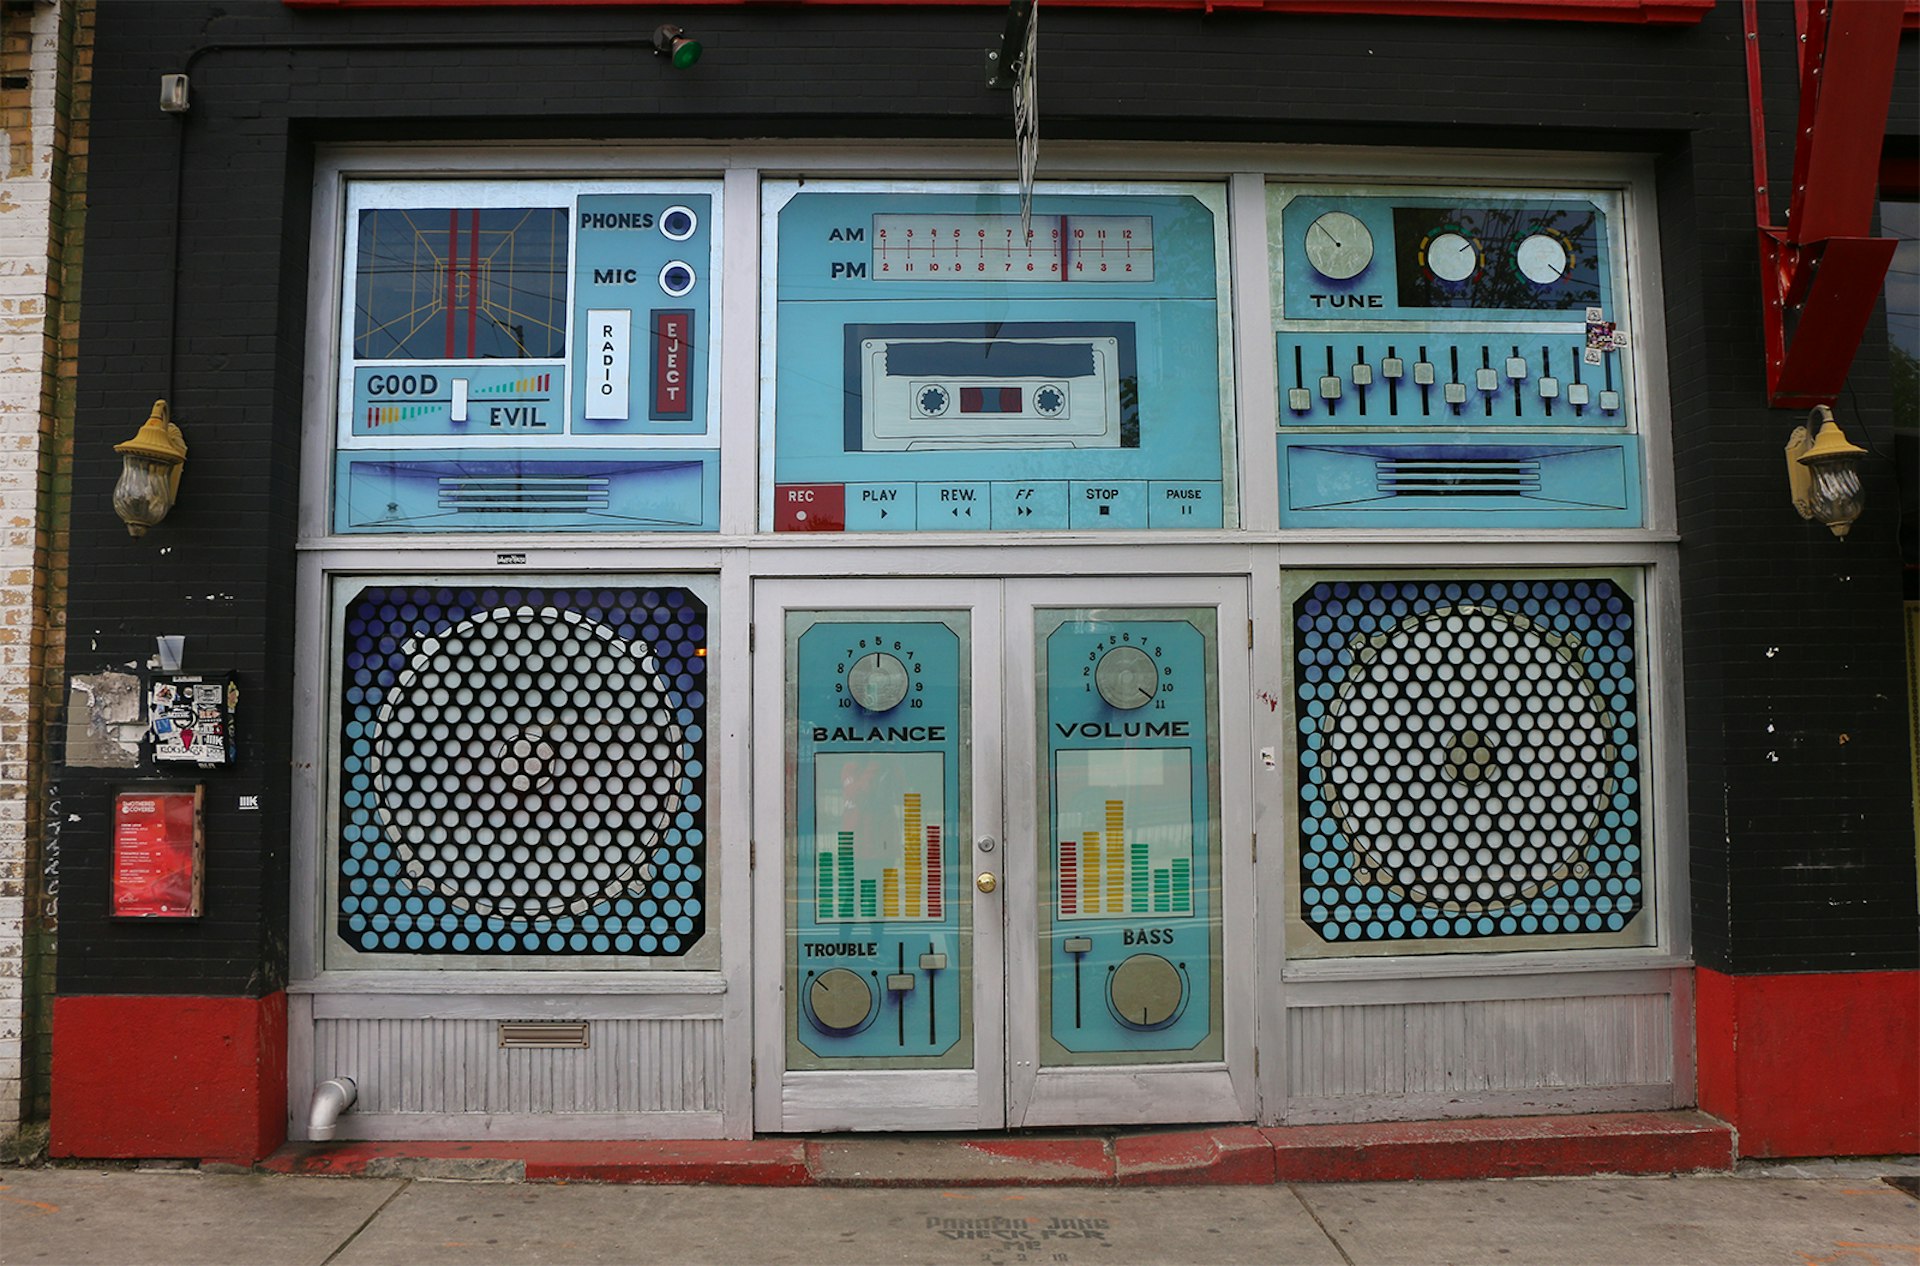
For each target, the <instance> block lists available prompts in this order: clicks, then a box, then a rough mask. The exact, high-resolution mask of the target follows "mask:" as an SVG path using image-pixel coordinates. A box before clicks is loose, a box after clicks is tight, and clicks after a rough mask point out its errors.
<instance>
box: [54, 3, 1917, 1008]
mask: <svg viewBox="0 0 1920 1266" xmlns="http://www.w3.org/2000/svg"><path fill="white" fill-rule="evenodd" d="M1762 11H1763V15H1764V20H1765V21H1766V23H1767V28H1766V31H1765V38H1764V41H1763V47H1764V48H1765V50H1766V54H1767V58H1768V63H1767V74H1768V76H1769V80H1768V83H1769V88H1770V94H1771V95H1772V96H1773V98H1774V99H1775V102H1776V108H1775V110H1774V112H1773V117H1772V118H1771V119H1770V129H1771V135H1772V137H1773V140H1774V155H1773V158H1772V162H1773V164H1774V169H1775V172H1776V175H1777V176H1778V177H1779V178H1780V179H1781V180H1782V182H1783V183H1784V180H1785V176H1786V174H1787V173H1788V172H1790V170H1791V157H1790V155H1791V135H1790V134H1791V128H1792V114H1793V107H1792V89H1791V84H1792V74H1793V63H1792V57H1793V53H1792V32H1791V22H1792V9H1791V7H1790V6H1787V5H1764V6H1762ZM662 20H678V21H681V22H683V23H684V24H685V25H687V26H688V27H689V28H690V29H692V30H694V31H695V32H696V33H697V34H698V35H699V36H700V37H701V38H702V40H703V41H704V42H705V44H706V47H707V53H706V57H705V59H704V60H703V61H702V62H701V63H700V65H699V66H698V67H697V68H696V69H694V70H693V71H691V72H685V73H672V72H670V71H668V70H667V69H666V68H665V67H664V66H663V65H662V64H661V63H659V62H657V61H656V60H655V59H654V58H653V57H652V56H651V55H650V54H648V53H646V52H645V51H643V49H642V48H641V44H642V42H643V41H644V39H645V37H646V35H647V34H648V32H649V31H650V30H651V29H652V25H653V24H654V23H656V22H658V21H662ZM998 27H999V15H998V14H997V12H995V11H994V10H993V9H992V8H940V9H931V10H919V11H916V10H913V9H911V8H909V7H908V6H904V5H901V6H868V7H855V8H820V7H807V8H799V7H793V6H783V5H776V4H758V5H748V6H741V7H738V8H731V7H727V8H694V9H688V10H686V11H685V12H684V13H675V12H674V11H672V10H671V9H670V8H662V9H660V10H658V11H654V10H648V9H641V8H631V9H629V8H600V7H591V8H582V9H577V10H565V9H543V10H538V11H532V10H514V9H505V10H445V9H442V10H438V11H434V10H421V11H409V10H357V11H351V12H345V13H313V12H295V11H289V10H287V9H285V8H283V7H282V6H281V5H279V4H278V3H275V2H274V0H240V2H237V3H226V4H220V5H213V4H198V3H188V2H186V0H180V2H177V3H169V4H164V5H162V4H152V3H148V2H145V0H103V2H102V4H101V8H100V15H99V48H98V53H97V57H96V62H95V75H96V81H95V99H94V100H95V119H96V130H95V134H94V142H93V163H94V169H93V187H92V222H91V224H90V226H89V259H88V277H87V301H86V308H85V312H84V315H83V334H82V339H83V342H82V382H81V395H80V399H79V418H78V428H79V430H78V434H79V442H78V443H77V444H76V454H77V456H76V463H75V465H76V471H75V480H74V485H75V504H76V514H75V523H74V531H73V549H74V558H73V563H74V569H73V570H74V578H73V589H72V606H71V609H70V613H69V621H68V624H69V629H70V630H71V632H70V640H69V646H68V659H67V662H68V664H69V666H70V670H71V671H74V672H88V671H95V670H97V669H99V668H103V667H108V666H114V665H121V664H125V663H127V662H129V661H135V660H144V659H145V658H146V656H147V655H148V654H149V653H150V648H151V644H152V643H151V638H152V636H153V635H154V634H155V633H159V632H180V633H185V634H186V635H187V636H188V639H189V643H188V646H189V655H190V660H189V667H192V668H206V669H214V668H227V667H232V668H236V669H238V670H239V672H240V674H241V677H242V681H243V683H244V685H245V688H246V697H245V700H244V704H243V706H244V714H243V715H244V723H245V725H246V738H245V749H244V751H245V756H244V761H243V763H242V765H241V766H240V768H239V769H238V770H237V771H235V772H232V773H219V774H212V775H209V776H208V777H207V782H208V783H209V784H210V790H211V793H212V794H211V798H210V801H209V823H208V829H209V840H210V844H209V861H208V871H209V888H208V900H207V915H206V918H205V919H204V920H203V921H202V922H201V923H200V924H199V925H198V926H195V927H190V928H183V927H141V926H127V925H116V924H112V923H109V922H108V921H106V920H105V919H104V918H103V917H102V913H103V911H104V909H105V904H106V860H107V837H108V822H107V818H108V810H109V805H110V796H111V791H112V789H113V787H114V786H116V785H118V783H119V782H120V781H122V780H119V779H115V778H112V777H108V776H105V775H102V774H98V773H95V772H92V771H80V770H72V771H68V772H67V773H66V775H65V777H64V780H63V790H64V792H65V794H66V800H67V806H68V808H69V811H70V812H72V813H75V814H77V815H78V816H79V820H78V821H77V822H74V823H71V824H70V825H69V827H68V829H67V832H66V840H67V863H66V864H67V870H66V881H67V888H66V893H67V900H66V901H65V902H64V903H63V907H62V919H61V937H62V941H61V946H60V957H59V961H60V987H61V989H62V991H63V992H67V993H113V992H154V993H173V992H181V993H198V992H204V993H259V992H262V991H265V990H268V989H271V988H273V987H275V986H276V985H277V984H279V983H280V982H281V980H282V979H283V978H284V975H285V969H286V945H285V936H286V914H287V900H288V897H287V885H288V875H287V858H288V814H287V804H288V799H289V793H290V788H291V785H292V778H293V776H294V774H293V772H292V771H290V770H289V759H290V739H289V735H290V732H291V719H292V716H293V714H294V711H295V709H296V708H297V707H299V706H302V705H301V704H300V703H299V701H296V700H295V699H294V698H293V695H292V688H291V680H292V671H291V669H292V656H293V652H294V648H295V643H296V641H297V640H298V639H299V638H301V637H302V636H303V635H302V634H301V633H300V632H299V631H297V630H296V629H295V628H294V618H293V573H294V567H293V561H294V560H293V541H294V512H295V507H296V502H297V489H298V464H299V461H298V427H299V421H300V384H301V376H302V372H303V365H302V357H303V354H304V343H303V340H304V336H305V302H306V296H305V285H306V249H307V240H306V239H307V217H308V210H309V208H308V198H309V184H310V173H311V163H312V154H313V147H314V146H315V145H316V144H320V143H325V142H328V141H341V140H370V139H378V140H393V139H410V140H429V141H431V140H491V139H533V138H553V139H556V140H591V139H594V138H615V137H617V138H650V139H656V140H662V141H670V140H672V139H674V138H681V137H685V138H688V139H697V138H733V137H792V138H815V137H862V138H865V137H871V138H875V139H879V140H898V139H910V138H938V137H967V138H992V139H1002V140H1004V139H1005V138H1006V137H1007V136H1008V133H1009V121H1008V112H1009V109H1010V106H1009V102H1008V99H1007V97H1006V96H1004V95H1002V94H996V93H991V92H988V91H987V90H985V89H984V88H983V86H982V82H981V81H982V64H983V50H984V49H985V48H986V47H987V46H988V45H990V44H992V43H994V42H996V39H997V32H998ZM249 45H253V47H248V46H249ZM295 45H298V46H299V47H294V46H295ZM1743 50H1744V43H1743V40H1742V37H1741V32H1740V28H1739V6H1738V5H1736V4H1732V3H1723V4H1720V5H1718V6H1716V7H1715V9H1714V10H1713V12H1712V13H1711V14H1710V15H1709V16H1708V18H1707V19H1706V21H1705V22H1703V23H1702V24H1701V25H1699V26H1698V27H1685V28H1677V29H1665V28H1641V27H1634V26H1615V25H1594V24H1573V23H1557V22H1487V21H1459V20H1441V19H1412V18H1370V17H1360V16H1352V17H1348V16H1284V15H1256V14H1248V13H1238V14H1236V13H1226V12H1223V13H1218V14H1213V15H1203V14H1201V13H1199V12H1156V11H1113V10H1105V11H1102V10H1075V9H1067V8H1064V7H1059V8H1054V9H1050V10H1048V11H1047V13H1046V14H1045V17H1044V21H1043V42H1042V52H1041V67H1042V70H1041V74H1042V89H1041V101H1042V107H1043V111H1044V116H1043V133H1044V135H1045V136H1046V137H1048V138H1051V139H1055V140H1067V139H1074V138H1083V139H1084V138H1099V139H1122V140H1124V139H1141V140H1187V139H1191V140H1195V141H1248V142H1261V143H1274V144H1310V143H1327V142H1333V143H1354V144H1378V145H1385V146H1398V147H1420V146H1466V147H1472V148H1476V149H1480V148H1490V149H1501V148H1517V149H1526V150H1538V151H1546V152H1555V151H1566V150H1588V151H1615V152H1623V153H1635V154H1642V155H1646V156H1648V157H1649V158H1651V159H1652V160H1653V161H1654V162H1655V164H1656V170H1657V173H1658V181H1659V208H1658V218H1659V222H1660V229H1661V236H1662V259H1661V263H1662V267H1663V269H1664V272H1665V277H1666V284H1667V294H1668V296H1669V301H1668V308H1667V313H1666V320H1667V337H1668V343H1669V355H1670V359H1671V379H1672V405H1673V416H1674V428H1675V436H1674V448H1675V460H1676V469H1675V486H1676V489H1677V496H1678V500H1679V509H1680V519H1681V527H1682V531H1683V533H1684V537H1685V540H1684V544H1683V546H1682V549H1681V553H1680V561H1679V564H1678V566H1679V570H1680V573H1681V579H1682V587H1683V595H1684V599H1683V602H1684V616H1683V625H1684V635H1685V665H1686V695H1687V707H1688V716H1687V753H1686V761H1685V764H1686V770H1687V776H1688V779H1689V797H1688V802H1689V806H1690V808H1689V814H1688V820H1687V821H1686V822H1685V823H1684V824H1670V826H1672V827H1673V828H1674V830H1673V833H1672V836H1671V838H1673V839H1674V840H1676V841H1684V843H1685V846H1686V847H1687V848H1688V849H1689V863H1690V868H1691V872H1692V891H1693V907H1694V908H1693V935H1694V946H1695V949H1696V952H1697V954H1698V957H1699V959H1700V961H1701V962H1702V963H1704V964H1706V965H1709V966H1714V967H1718V968H1721V969H1723V970H1731V971H1738V972H1773V971H1810V970H1840V969H1849V968H1870V967H1911V966H1913V965H1914V964H1915V961H1916V939H1917V938H1916V927H1915V910H1914V875H1913V862H1914V858H1913V847H1912V835H1911V821H1912V819H1911V806H1910V804H1909V796H1908V791H1907V784H1906V775H1905V772H1904V771H1905V766H1904V764H1903V763H1902V762H1903V761H1904V759H1905V743H1906V740H1905V730H1904V726H1905V717H1904V704H1903V698H1904V693H1903V692H1904V684H1903V682H1902V680H1901V658H1900V655H1901V651H1900V633H1899V624H1898V612H1899V577H1898V555H1897V550H1896V548H1895V535H1894V534H1895V532H1896V530H1897V529H1896V526H1895V525H1894V523H1893V522H1892V521H1891V519H1890V517H1889V516H1888V515H1887V514H1885V513H1883V512H1882V513H1876V510H1875V509H1870V510H1869V511H1868V514H1867V517H1866V518H1865V519H1864V520H1863V521H1862V522H1861V523H1860V524H1859V526H1858V527H1856V529H1855V531H1854V534H1853V536H1852V538H1851V539H1849V540H1848V541H1846V542H1844V543H1841V542H1837V541H1834V540H1833V539H1831V538H1830V537H1829V536H1827V534H1826V533H1825V532H1824V531H1821V530H1819V529H1815V528H1810V527H1807V526H1805V525H1803V524H1801V523H1800V522H1799V521H1798V520H1797V518H1795V516H1793V514H1792V513H1791V511H1790V510H1789V509H1788V508H1787V506H1786V504H1785V496H1784V489H1783V487H1782V482H1783V481H1782V475H1781V459H1780V455H1779V453H1780V446H1781V444H1782V443H1783V442H1784V439H1785V434H1786V432H1787V430H1788V429H1789V428H1790V427H1791V425H1792V424H1793V422H1794V421H1795V417H1794V415H1792V414H1790V413H1786V412H1775V411H1772V410H1769V409H1768V408H1767V407H1766V404H1765V398H1764V379H1763V373H1762V367H1761V361H1760V326H1759V319H1758V316H1759V311H1760V307H1759V302H1760V301H1759V287H1758V280H1757V271H1758V269H1757V263H1756V258H1755V250H1754V231H1753V224H1752V194H1751V180H1750V162H1749V157H1748V150H1747V115H1746V95H1745V93H1746V83H1745V73H1744V60H1743V56H1744V53H1743ZM1901 57H1902V60H1901V71H1900V74H1901V79H1900V83H1899V85H1898V87H1897V88H1896V92H1895V108H1894V115H1893V119H1892V121H1891V123H1890V125H1889V127H1890V131H1891V132H1893V133H1895V134H1897V135H1898V136H1900V137H1902V138H1905V139H1906V141H1907V142H1909V143H1910V141H1911V138H1912V136H1913V134H1914V133H1915V131H1916V126H1917V124H1916V118H1915V114H1916V110H1915V107H1914V104H1913V103H1914V102H1915V101H1916V99H1920V92H1916V87H1917V86H1920V73H1916V66H1915V56H1914V40H1913V38H1912V37H1908V38H1907V39H1906V40H1905V41H1904V47H1903V50H1902V55H1901ZM183 69H185V70H190V71H191V73H192V76H193V94H194V108H193V111H192V114H191V115H190V116H189V119H188V121H187V122H186V124H185V125H184V126H185V128H186V136H185V150H184V152H185V166H184V180H183V187H184V190H185V196H184V199H183V202H182V213H181V217H182V218H181V243H182V256H181V270H180V272H181V284H180V287H179V293H178V310H179V325H178V331H177V335H176V337H175V340H174V342H175V345H176V347H177V358H178V368H177V373H176V377H175V383H174V387H173V389H172V395H173V399H174V404H175V416H176V418H177V419H178V420H179V421H180V422H181V423H182V424H183V426H184V427H185V429H186V433H187V440H188V443H189V444H190V445H191V446H192V450H193V451H192V457H191V458H190V462H189V467H188V473H187V478H186V485H185V489H184V493H183V502H182V505H181V506H180V508H179V509H178V510H176V511H175V513H174V516H173V517H172V518H171V519H170V520H169V521H168V523H167V524H166V525H165V526H164V527H163V528H162V529H161V530H159V531H157V532H155V533H153V534H151V535H150V536H148V537H147V538H145V539H143V540H139V541H133V540H130V539H129V538H128V537H127V536H126V535H125V533H124V532H123V531H122V530H121V528H120V526H119V524H118V523H117V521H115V520H114V519H113V518H112V517H111V515H110V513H109V512H108V510H107V500H108V493H109V490H110V488H111V486H112V481H113V478H114V474H115V470H116V463H117V459H115V458H114V457H113V454H112V453H111V452H110V451H109V446H110V445H111V443H113V442H114V441H116V440H119V439H123V438H125V437H126V435H127V434H130V433H131V431H132V429H133V428H134V427H135V426H136V425H137V424H138V423H139V421H140V420H141V419H142V418H144V417H145V412H144V409H145V406H146V404H147V403H149V402H150V401H151V400H152V399H153V398H154V397H155V396H157V395H159V394H161V393H162V392H163V391H165V390H166V387H165V386H164V384H165V383H166V380H167V362H168V328H169V320H168V314H169V289H168V260H169V244H170V240H171V228H172V224H171V208H172V205H173V198H172V183H173V175H172V173H173V166H172V160H173V154H174V146H175V144H176V140H177V139H178V138H177V133H178V131H179V130H180V128H181V127H182V124H181V122H180V121H179V120H177V119H174V118H170V117H166V116H163V115H161V113H160V112H159V111H158V109H157V108H156V104H155V100H156V94H157V83H158V77H159V76H160V75H161V74H162V73H166V72H171V71H179V70H183ZM1044 153H1045V148H1044V145H1043V147H1042V154H1043V158H1042V167H1043V171H1044V165H1045V160H1044ZM1008 158H1009V161H1008V168H1009V170H1011V165H1012V164H1011V147H1010V145H1009V155H1008ZM1382 161H1383V165H1390V164H1391V163H1392V162H1393V161H1394V157H1393V155H1391V154H1387V155H1383V159H1382ZM1147 174H1150V173H1147ZM1876 340H1878V341H1876ZM1853 381H1854V383H1855V390H1854V392H1853V393H1851V394H1850V396H1849V397H1847V398H1846V399H1844V400H1843V402H1842V406H1841V413H1842V417H1843V419H1844V420H1845V421H1846V422H1847V423H1848V424H1849V426H1850V427H1852V426H1864V429H1865V430H1866V431H1867V432H1868V433H1869V434H1870V435H1872V436H1873V438H1874V439H1875V441H1876V443H1877V444H1878V445H1879V446H1880V447H1881V448H1882V449H1887V448H1889V447H1890V445H1889V440H1888V434H1887V426H1888V421H1887V415H1886V408H1887V404H1886V389H1885V388H1886V366H1885V353H1884V338H1883V336H1882V333H1881V331H1880V330H1879V329H1878V328H1876V329H1875V330H1872V331H1869V334H1868V339H1867V347H1866V350H1865V351H1863V353H1862V355H1861V358H1860V360H1859V362H1858V364H1857V366H1856V369H1855V372H1854V375H1853ZM1871 495H1872V497H1873V500H1874V505H1875V507H1876V508H1877V507H1885V506H1888V505H1891V504H1892V503H1893V489H1892V484H1891V478H1890V474H1889V472H1888V471H1887V470H1886V469H1885V468H1884V466H1883V467H1881V468H1878V469H1876V470H1875V471H1874V472H1873V474H1872V479H1871ZM1678 755H1679V754H1678V753H1672V752H1669V753H1663V754H1660V755H1659V756H1658V757H1657V759H1661V760H1662V763H1663V764H1665V765H1666V766H1667V767H1669V768H1672V767H1677V765H1678V764H1679V761H1678ZM301 776H306V774H305V771H301ZM242 794H259V795H260V796H261V797H262V805H263V808H262V810H261V811H260V812H257V813H242V812H239V811H238V810H237V809H236V807H235V806H236V801H237V798H238V797H239V796H240V795H242Z"/></svg>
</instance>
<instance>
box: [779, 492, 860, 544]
mask: <svg viewBox="0 0 1920 1266" xmlns="http://www.w3.org/2000/svg"><path fill="white" fill-rule="evenodd" d="M773 530H774V531H776V532H844V531H846V530H847V486H846V485H845V484H775V485H774V486H773Z"/></svg>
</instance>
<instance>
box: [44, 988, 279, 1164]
mask: <svg viewBox="0 0 1920 1266" xmlns="http://www.w3.org/2000/svg"><path fill="white" fill-rule="evenodd" d="M286 1123H287V996H286V995H285V994H284V993H274V994H269V995H267V996H266V997H264V998H155V997H131V996H112V997H98V996H96V997H85V996H82V997H65V998H56V999H55V1000H54V1003H53V1140H52V1144H51V1148H50V1150H51V1151H52V1153H53V1155H55V1156H86V1157H157V1156H166V1157H196V1158H199V1159H201V1160H222V1161H234V1162H238V1163H241V1164H252V1163H253V1162H254V1161H257V1160H259V1159H261V1158H262V1157H264V1156H267V1155H269V1154H270V1153H271V1152H272V1151H273V1150H274V1149H275V1148H277V1147H279V1146H280V1144H281V1143H283V1142H285V1141H286V1137H287V1128H286Z"/></svg>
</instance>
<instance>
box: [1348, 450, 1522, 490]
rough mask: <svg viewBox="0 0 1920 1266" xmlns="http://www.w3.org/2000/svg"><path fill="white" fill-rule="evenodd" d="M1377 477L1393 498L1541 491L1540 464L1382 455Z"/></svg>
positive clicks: (1377, 468)
mask: <svg viewBox="0 0 1920 1266" xmlns="http://www.w3.org/2000/svg"><path fill="white" fill-rule="evenodd" d="M1374 478H1375V479H1376V480H1377V481H1378V484H1379V488H1380V491H1381V492H1382V493H1383V494H1385V495H1387V496H1390V497H1404V496H1415V497H1489V496H1512V495H1514V494H1516V493H1529V492H1539V491H1540V463H1539V462H1537V461H1500V460H1497V459H1492V458H1487V459H1479V460H1476V459H1472V458H1468V459H1464V460H1460V461H1430V460H1422V459H1417V458H1395V457H1383V458H1380V459H1379V460H1378V461H1377V462H1376V463H1375V466H1374Z"/></svg>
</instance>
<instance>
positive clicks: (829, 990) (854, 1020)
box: [807, 967, 873, 1033]
mask: <svg viewBox="0 0 1920 1266" xmlns="http://www.w3.org/2000/svg"><path fill="white" fill-rule="evenodd" d="M807 1007H808V1009H809V1010H811V1011H812V1012H813V1022H814V1023H815V1024H817V1025H818V1026H820V1029H821V1031H822V1032H826V1033H851V1032H853V1031H854V1030H855V1029H857V1028H859V1027H860V1026H861V1025H862V1024H865V1023H866V1020H867V1016H868V1015H869V1014H871V1013H872V1011H873V986H871V985H869V984H868V983H867V982H866V981H864V980H862V979H860V977H859V975H858V974H856V973H854V972H850V971H848V970H847V969H846V968H844V967H834V968H831V969H829V970H827V971H823V972H821V973H820V974H819V975H818V976H816V977H815V978H814V981H813V985H812V986H811V987H810V988H809V989H808V990H807Z"/></svg>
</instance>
